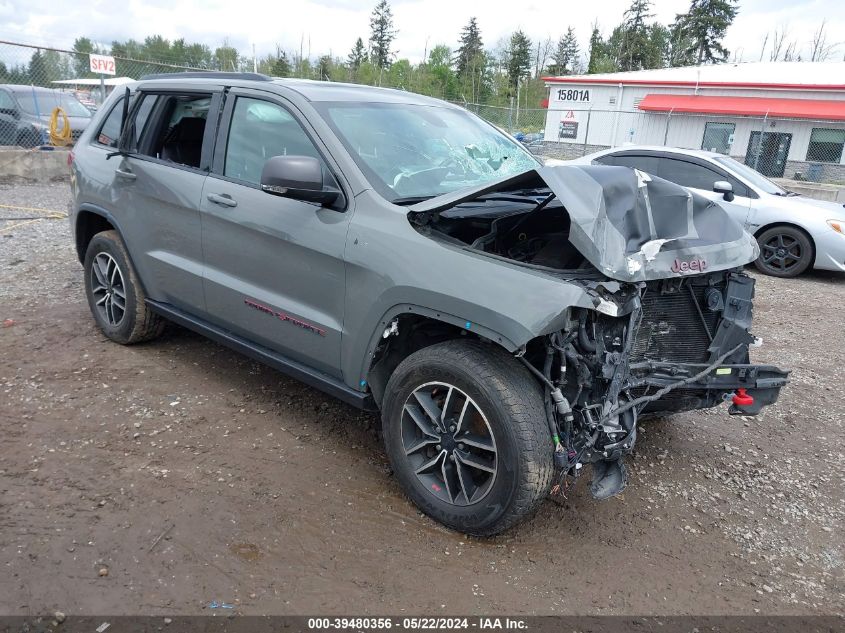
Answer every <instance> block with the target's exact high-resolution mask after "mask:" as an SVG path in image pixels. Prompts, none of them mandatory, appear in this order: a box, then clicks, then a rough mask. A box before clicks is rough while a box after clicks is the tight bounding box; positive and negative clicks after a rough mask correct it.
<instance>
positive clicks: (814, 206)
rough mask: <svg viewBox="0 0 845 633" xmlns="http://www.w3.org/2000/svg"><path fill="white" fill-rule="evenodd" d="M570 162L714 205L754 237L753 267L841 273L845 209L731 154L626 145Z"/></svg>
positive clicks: (785, 273)
mask: <svg viewBox="0 0 845 633" xmlns="http://www.w3.org/2000/svg"><path fill="white" fill-rule="evenodd" d="M569 162H572V163H581V164H584V163H586V164H599V165H619V166H623V167H633V168H636V169H639V170H640V171H644V172H646V173H649V174H652V175H655V176H658V177H660V178H664V179H665V180H669V181H671V182H674V183H677V184H679V185H682V186H684V187H687V188H688V189H692V190H694V191H695V192H696V193H700V194H701V195H703V196H706V197H708V198H710V199H711V200H713V201H716V202H718V203H719V204H720V205H721V206H722V207H723V208H724V209H725V210H726V211H727V212H728V213H729V214H730V215H732V216H733V218H734V219H735V220H737V221H738V222H741V223H742V224H743V225H744V226H745V228H746V230H747V231H748V232H750V233H751V234H752V235H754V237H755V238H757V242H758V243H759V244H760V257H759V259H757V261H756V262H755V265H756V266H757V268H758V269H759V270H760V271H761V272H764V273H766V274H768V275H774V276H776V277H795V276H797V275H800V274H801V273H803V272H804V271H805V270H807V269H808V268H816V269H819V270H836V271H841V272H845V206H843V205H841V204H838V203H834V202H824V201H821V200H813V199H811V198H806V197H804V196H801V195H799V194H796V193H792V192H789V191H784V190H783V189H781V188H780V187H778V186H777V185H776V184H775V183H773V182H772V181H771V180H769V179H767V178H765V177H764V176H761V175H760V174H759V173H758V172H756V171H754V169H752V168H751V167H748V166H747V165H743V164H742V163H740V162H737V161H735V160H734V159H733V158H731V157H730V156H724V155H723V154H717V153H715V152H706V151H702V150H691V149H674V148H669V147H649V146H637V145H626V146H623V147H617V148H615V149H608V150H602V151H600V152H595V153H594V154H589V155H587V156H584V157H582V158H578V159H576V160H574V161H569Z"/></svg>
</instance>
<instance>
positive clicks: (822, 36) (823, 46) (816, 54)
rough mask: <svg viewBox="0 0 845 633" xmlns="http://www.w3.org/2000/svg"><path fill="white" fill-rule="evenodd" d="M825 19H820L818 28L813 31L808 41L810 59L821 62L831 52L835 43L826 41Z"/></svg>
mask: <svg viewBox="0 0 845 633" xmlns="http://www.w3.org/2000/svg"><path fill="white" fill-rule="evenodd" d="M826 22H827V20H822V23H821V25H820V26H819V30H818V31H816V32H814V33H813V39H812V40H811V41H810V61H811V62H823V61H826V60H827V58H828V57H830V55H831V54H832V53H833V50H834V49H835V48H836V44H828V43H827V33H825V32H824V28H825V26H826Z"/></svg>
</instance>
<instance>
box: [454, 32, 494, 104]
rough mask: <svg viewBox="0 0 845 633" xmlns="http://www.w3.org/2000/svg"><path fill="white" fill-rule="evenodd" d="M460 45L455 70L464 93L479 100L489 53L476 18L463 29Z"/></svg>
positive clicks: (473, 99) (471, 98)
mask: <svg viewBox="0 0 845 633" xmlns="http://www.w3.org/2000/svg"><path fill="white" fill-rule="evenodd" d="M458 42H459V45H458V50H457V54H456V56H455V72H456V74H457V76H458V79H459V81H460V82H461V87H462V92H463V94H467V93H469V94H470V95H471V96H470V100H471V101H473V102H475V101H477V98H478V94H479V92H480V91H481V85H482V78H483V77H484V74H485V71H486V68H487V55H486V54H485V53H484V43H483V42H482V40H481V29H479V28H478V22H477V21H476V19H475V18H470V19H469V23H468V24H467V25H466V26H465V27H464V28H463V30H462V31H461V36H460V38H459V39H458Z"/></svg>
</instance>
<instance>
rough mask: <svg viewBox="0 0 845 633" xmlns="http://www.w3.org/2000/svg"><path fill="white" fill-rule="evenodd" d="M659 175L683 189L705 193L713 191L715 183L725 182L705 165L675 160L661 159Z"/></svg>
mask: <svg viewBox="0 0 845 633" xmlns="http://www.w3.org/2000/svg"><path fill="white" fill-rule="evenodd" d="M657 175H658V176H660V177H661V178H664V179H666V180H668V181H670V182H674V183H675V184H678V185H681V186H683V187H690V188H692V189H701V190H703V191H713V183H715V182H716V181H717V180H724V178H723V177H722V175H721V174H719V173H717V172H715V171H713V170H712V169H708V168H707V167H704V166H703V165H697V164H695V163H690V162H687V161H685V160H676V159H674V158H661V159H660V166H659V169H658V174H657Z"/></svg>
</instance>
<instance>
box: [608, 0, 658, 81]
mask: <svg viewBox="0 0 845 633" xmlns="http://www.w3.org/2000/svg"><path fill="white" fill-rule="evenodd" d="M650 8H651V0H634V1H633V2H632V3H631V6H630V7H628V10H627V11H625V14H624V17H625V21H624V22H623V23H622V24H620V25H619V26H617V27H616V29H614V32H613V34H612V35H611V41H612V42H613V44H615V46H614V48H615V49H616V50H617V51H618V52H617V59H618V63H619V69H620V70H642V69H643V68H650V66H649V58H650V48H651V47H650V43H649V35H650V34H649V27H648V25H647V24H646V20H647V19H648V18H650V17H652V14H651V13H649V9H650Z"/></svg>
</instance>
